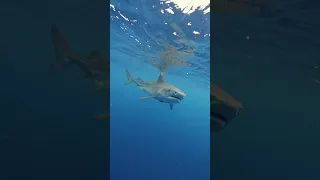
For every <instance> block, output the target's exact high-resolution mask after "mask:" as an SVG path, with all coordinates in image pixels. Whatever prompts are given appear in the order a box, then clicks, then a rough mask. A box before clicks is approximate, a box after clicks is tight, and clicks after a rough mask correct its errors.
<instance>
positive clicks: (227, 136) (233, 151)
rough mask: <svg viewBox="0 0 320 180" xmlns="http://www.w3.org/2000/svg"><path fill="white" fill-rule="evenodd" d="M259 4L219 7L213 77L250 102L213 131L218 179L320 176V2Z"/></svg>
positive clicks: (286, 0) (214, 175) (301, 0)
mask: <svg viewBox="0 0 320 180" xmlns="http://www.w3.org/2000/svg"><path fill="white" fill-rule="evenodd" d="M251 2H252V1H251ZM254 2H255V3H257V4H261V12H260V13H259V14H239V13H218V12H217V13H213V12H214V11H213V10H212V12H211V13H212V14H211V18H212V20H213V21H214V22H215V23H214V24H213V25H212V29H211V32H214V33H212V39H214V41H213V42H212V46H213V47H212V48H213V49H214V53H213V56H212V58H213V59H212V61H211V78H212V80H213V81H214V82H215V83H217V84H218V85H219V86H221V87H222V88H224V89H225V90H226V91H227V92H228V93H230V94H231V95H232V96H234V97H236V98H237V99H238V100H240V101H241V102H242V103H243V105H244V111H243V113H241V114H240V115H239V116H238V117H237V118H235V119H234V120H233V121H232V122H231V123H230V124H229V125H228V126H227V128H226V129H225V131H224V132H222V133H214V134H212V135H211V150H212V153H211V154H212V158H211V165H212V166H211V173H212V179H214V180H217V179H219V180H220V179H223V180H227V179H228V180H233V179H246V180H270V179H283V180H284V179H285V180H301V179H309V180H311V179H312V180H316V179H320V175H319V161H320V156H319V152H320V141H319V137H320V134H319V132H320V131H319V127H320V123H319V119H320V118H319V107H320V95H319V90H320V86H319V85H320V84H319V83H318V82H317V80H319V77H320V71H319V68H317V67H318V66H319V63H320V61H319V42H320V41H319V40H320V36H319V30H320V24H319V19H318V17H319V10H318V8H317V7H319V2H314V1H305V0H298V1H289V0H283V1H273V0H271V1H263V0H261V1H254ZM246 36H249V37H250V38H249V40H247V38H246Z"/></svg>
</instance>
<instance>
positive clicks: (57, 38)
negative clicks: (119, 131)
mask: <svg viewBox="0 0 320 180" xmlns="http://www.w3.org/2000/svg"><path fill="white" fill-rule="evenodd" d="M51 40H52V43H53V47H54V50H55V53H56V60H55V61H54V62H53V63H52V64H51V66H50V70H51V71H56V70H60V69H63V68H65V67H67V66H69V65H70V64H73V65H76V66H78V67H79V68H80V70H81V71H82V72H83V73H84V74H85V75H84V77H86V78H91V79H93V80H94V83H95V90H96V91H102V90H107V91H109V89H110V87H109V77H110V73H109V72H110V61H109V60H108V59H106V58H104V57H103V56H102V55H101V53H100V52H99V51H97V50H93V51H91V52H90V53H88V54H81V53H78V52H77V51H75V50H74V49H73V48H72V46H71V45H70V44H69V42H68V41H67V38H66V37H65V36H64V35H63V33H62V32H61V31H60V30H59V28H58V27H57V25H56V24H53V25H52V26H51ZM109 118H110V113H109V112H105V113H103V114H99V115H95V116H93V117H92V119H93V120H108V119H109Z"/></svg>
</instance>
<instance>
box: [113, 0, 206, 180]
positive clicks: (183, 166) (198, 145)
mask: <svg viewBox="0 0 320 180" xmlns="http://www.w3.org/2000/svg"><path fill="white" fill-rule="evenodd" d="M137 2H138V3H134V2H132V3H131V4H129V3H128V2H122V1H121V3H120V2H119V3H118V2H114V3H113V2H112V1H111V4H112V5H114V8H113V7H111V9H110V11H111V12H110V13H111V23H110V26H111V27H110V28H111V47H110V48H111V72H110V74H111V76H110V97H111V99H110V103H111V104H110V105H111V108H110V112H111V120H110V121H111V122H110V123H111V124H110V158H111V159H110V166H111V169H110V175H111V176H110V177H111V179H114V180H118V179H139V180H150V179H153V180H163V179H166V180H178V179H181V180H182V179H183V180H195V179H209V178H210V125H209V123H210V122H209V108H210V107H209V101H210V99H209V83H208V82H209V51H206V53H205V55H203V54H201V53H198V54H197V55H196V56H195V57H192V58H191V59H188V60H189V61H190V62H192V63H193V67H179V68H177V69H175V68H172V69H169V70H168V71H167V72H165V73H164V76H165V79H166V81H167V82H168V83H170V84H173V85H175V86H176V87H178V88H179V89H181V90H182V91H183V92H185V93H186V94H187V96H186V98H185V99H184V100H183V101H181V103H179V104H175V105H174V107H173V110H172V111H171V110H170V107H169V104H165V103H160V102H159V101H157V100H154V99H147V100H139V98H140V97H145V96H148V95H147V94H146V93H145V92H142V91H141V90H139V88H138V87H136V86H135V85H134V84H133V83H131V84H130V85H127V86H126V85H124V83H125V82H126V81H127V78H126V74H125V69H126V68H127V69H128V70H129V71H130V72H131V74H132V76H133V77H135V78H138V77H141V78H142V79H143V80H146V81H156V80H157V78H158V76H159V70H158V69H156V68H155V67H153V66H151V65H150V64H147V63H145V62H144V61H143V60H145V59H146V58H149V57H151V56H152V55H154V54H155V53H156V51H161V47H160V46H159V45H158V44H157V42H159V41H162V42H166V43H173V40H175V39H177V37H175V36H174V35H173V32H174V29H172V28H171V27H170V25H169V23H176V24H178V25H179V26H181V27H182V28H183V29H184V30H185V31H187V33H186V34H187V36H188V38H190V39H192V40H195V42H196V44H197V45H198V46H200V47H209V43H210V39H209V37H208V38H199V39H195V38H196V35H194V34H192V30H193V29H194V28H195V29H203V28H204V26H207V27H209V20H210V19H209V14H207V15H206V17H207V18H208V20H207V21H205V22H204V23H203V24H202V25H203V26H200V23H198V24H197V20H200V19H202V18H203V17H201V16H199V14H200V13H198V14H196V15H194V16H192V15H191V16H189V17H188V18H187V19H184V18H183V16H184V14H182V13H181V12H180V13H179V11H178V10H176V9H175V8H174V11H176V12H177V13H176V14H174V15H170V14H169V13H166V14H164V15H162V14H161V9H164V8H163V7H162V5H161V4H159V1H143V3H141V4H140V3H139V1H137ZM139 5H141V6H139ZM170 5H171V6H172V7H174V6H173V5H172V4H170ZM153 6H156V7H153ZM136 8H137V9H136ZM121 15H123V16H124V17H125V18H123V17H122V16H121ZM126 19H128V21H127V20H126ZM203 19H204V18H203ZM134 20H137V21H134ZM190 21H191V22H193V23H194V25H193V26H192V27H188V26H187V23H188V22H190ZM164 22H167V24H165V23H164ZM205 30H207V33H209V29H204V30H203V32H202V33H205ZM160 35H161V36H160ZM199 37H200V36H199ZM202 37H203V35H202ZM199 49H201V48H199ZM202 63H203V64H202ZM204 64H207V66H206V65H204ZM202 66H205V68H202V69H201V67H202ZM197 67H198V69H197Z"/></svg>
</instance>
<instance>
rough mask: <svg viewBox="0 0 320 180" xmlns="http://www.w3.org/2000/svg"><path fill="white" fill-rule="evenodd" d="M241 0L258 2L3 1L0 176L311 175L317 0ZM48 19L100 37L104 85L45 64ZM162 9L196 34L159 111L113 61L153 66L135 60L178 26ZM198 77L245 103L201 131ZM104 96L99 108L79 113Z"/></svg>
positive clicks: (2, 179) (91, 44)
mask: <svg viewBox="0 0 320 180" xmlns="http://www.w3.org/2000/svg"><path fill="white" fill-rule="evenodd" d="M217 1H218V0H217ZM229 1H230V2H239V1H238V0H229ZM215 2H216V1H215ZM224 2H226V1H224ZM242 2H247V4H251V5H258V6H259V7H260V8H261V9H260V12H259V13H246V12H239V9H241V8H238V9H237V8H233V10H228V11H227V10H225V9H224V10H221V11H219V12H218V11H214V9H212V8H211V11H212V12H210V13H207V14H204V13H203V9H202V10H199V11H195V12H194V13H191V14H186V13H185V12H184V13H183V12H181V10H179V9H176V8H175V7H174V6H173V4H172V2H171V3H166V2H162V4H161V3H160V1H156V0H142V1H133V0H125V1H111V2H106V1H103V0H92V1H89V0H79V1H62V0H56V1H21V0H12V1H9V0H4V1H1V2H0V22H1V28H0V53H1V58H0V80H1V85H0V105H1V109H0V112H1V118H0V180H31V179H32V180H38V179H39V180H57V179H59V180H64V179H66V180H70V179H75V180H107V179H109V177H111V180H136V179H137V180H158V179H159V180H206V179H209V176H210V173H211V178H210V179H213V180H238V179H246V180H270V179H281V180H287V179H288V180H296V179H297V180H301V179H308V180H318V179H320V175H319V167H320V166H319V162H320V156H319V152H320V141H319V136H320V134H319V132H320V131H319V128H320V124H319V119H320V118H319V107H320V95H319V90H320V88H319V81H320V71H319V69H320V68H319V67H320V61H319V47H320V44H319V42H320V36H319V32H320V24H319V20H318V17H319V11H318V7H319V5H320V4H319V3H318V2H316V1H308V0H296V1H289V0H283V1H275V0H269V1H264V0H260V1H250V0H242ZM110 4H112V5H113V7H114V8H112V6H110ZM211 4H212V2H211ZM170 7H171V10H172V11H174V14H172V13H171V11H170ZM168 8H169V10H166V9H168ZM161 10H163V11H161ZM109 11H110V18H109ZM240 11H241V10H240ZM210 16H211V17H210ZM209 21H211V23H209ZM189 22H191V24H192V25H191V26H190V24H189ZM53 23H56V24H57V25H58V27H59V29H60V30H61V31H62V32H63V34H64V35H65V36H66V37H67V39H68V40H69V42H70V44H71V45H72V46H73V47H74V48H75V49H76V50H77V51H79V52H81V53H90V52H91V51H93V50H99V51H100V52H101V54H103V55H104V56H106V57H108V56H109V51H110V63H111V64H110V66H111V68H110V96H109V93H108V92H96V91H95V89H94V83H93V81H92V79H90V78H85V77H84V75H83V72H82V71H81V70H80V69H79V68H77V67H76V66H73V65H71V66H68V67H66V68H65V69H63V70H61V71H59V72H55V73H50V71H49V67H50V65H51V63H52V62H54V61H55V59H56V54H55V52H54V49H53V46H52V42H51V36H50V28H51V26H52V24H53ZM172 23H176V24H177V25H178V26H179V27H180V28H181V29H182V30H183V31H184V33H185V35H186V37H187V39H188V40H192V43H191V42H190V41H188V43H187V44H188V45H190V46H191V44H192V46H193V47H197V48H196V50H195V52H194V56H192V57H190V58H187V60H188V62H190V63H191V66H186V67H184V66H183V67H175V68H171V69H169V70H168V71H167V72H165V73H164V76H165V78H166V81H167V82H168V83H170V84H173V85H175V86H177V87H178V88H179V89H181V90H183V91H184V92H185V93H186V94H187V96H186V97H185V99H184V100H183V101H181V103H179V104H176V105H174V107H173V110H172V111H171V110H170V108H169V105H168V104H164V103H160V102H158V101H156V100H153V99H147V100H139V98H140V97H144V96H146V94H145V93H144V92H142V91H141V90H139V88H138V87H136V86H135V85H134V84H130V85H124V84H125V82H126V81H127V79H126V75H125V69H128V70H129V71H130V72H131V74H132V75H133V76H134V77H136V78H138V77H141V78H142V79H144V80H148V81H155V80H156V79H157V78H158V75H159V70H158V69H156V68H155V67H154V66H151V65H150V64H148V63H146V62H145V60H147V57H149V56H157V55H158V53H159V52H161V51H162V50H163V47H164V46H163V45H164V44H170V43H173V41H174V40H177V39H178V37H177V36H176V34H174V32H176V29H174V28H173V27H172V26H170V24H172ZM109 26H110V27H109ZM210 27H211V29H210ZM195 31H196V32H195ZM210 31H211V33H210V36H208V35H206V36H204V35H205V34H209V32H210ZM197 32H199V33H200V34H198V33H197ZM177 34H178V35H179V33H177ZM180 37H181V36H180ZM210 38H211V41H210ZM109 42H110V46H109ZM209 43H210V44H211V52H210V51H209V49H210V45H209ZM173 44H174V43H173ZM210 57H211V59H210ZM209 59H210V60H211V61H209ZM209 80H211V81H212V82H214V83H216V84H217V85H218V86H219V87H221V88H223V89H224V90H226V91H227V92H228V93H229V94H231V95H232V96H234V97H235V98H236V99H238V100H239V101H240V102H241V103H242V104H243V105H244V111H243V112H242V113H241V114H240V115H239V116H238V117H236V118H235V119H234V120H233V121H232V122H231V123H230V124H229V125H227V127H226V128H225V129H224V130H223V131H222V132H219V133H211V135H210V131H209V129H210V126H209V123H210V122H209V87H208V86H209ZM109 106H110V113H111V119H110V122H107V121H103V120H101V121H93V120H91V118H92V116H93V115H96V114H100V113H104V112H106V111H108V109H109ZM109 123H110V124H109ZM210 152H211V153H210ZM109 170H110V171H109Z"/></svg>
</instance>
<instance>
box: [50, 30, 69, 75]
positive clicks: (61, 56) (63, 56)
mask: <svg viewBox="0 0 320 180" xmlns="http://www.w3.org/2000/svg"><path fill="white" fill-rule="evenodd" d="M51 39H52V43H53V47H54V49H55V52H56V56H57V59H56V61H55V62H54V63H53V64H52V65H51V70H58V69H62V68H64V67H65V66H66V65H68V64H69V58H74V57H75V51H74V50H73V48H72V47H71V46H70V45H69V43H68V41H67V39H66V38H65V36H64V35H63V34H62V33H61V31H60V30H59V28H58V27H57V25H56V24H53V25H52V26H51Z"/></svg>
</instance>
